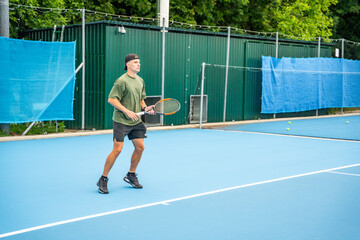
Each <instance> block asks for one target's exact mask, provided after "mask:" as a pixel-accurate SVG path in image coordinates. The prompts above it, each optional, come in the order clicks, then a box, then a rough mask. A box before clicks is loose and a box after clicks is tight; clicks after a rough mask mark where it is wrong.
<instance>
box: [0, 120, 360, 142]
mask: <svg viewBox="0 0 360 240" xmlns="http://www.w3.org/2000/svg"><path fill="white" fill-rule="evenodd" d="M356 115H359V113H355V114H346V115H324V116H310V117H293V118H273V119H258V120H245V121H232V122H216V123H203V124H202V128H204V129H209V128H215V127H220V126H229V125H240V124H250V123H262V122H276V121H289V120H303V119H319V118H329V117H345V116H356ZM188 128H199V124H186V125H177V126H151V127H147V129H148V131H161V130H178V129H188ZM102 134H112V129H108V130H94V131H93V130H84V131H82V130H79V131H75V132H64V133H51V134H44V135H29V136H7V137H0V142H10V141H24V140H34V139H48V138H60V137H80V136H91V135H102Z"/></svg>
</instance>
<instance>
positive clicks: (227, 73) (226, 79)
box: [223, 27, 231, 122]
mask: <svg viewBox="0 0 360 240" xmlns="http://www.w3.org/2000/svg"><path fill="white" fill-rule="evenodd" d="M230 34H231V27H228V36H227V49H226V68H225V90H224V114H223V122H225V121H226V100H227V88H228V76H229V55H230Z"/></svg>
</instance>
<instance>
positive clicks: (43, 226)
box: [0, 163, 360, 238]
mask: <svg viewBox="0 0 360 240" xmlns="http://www.w3.org/2000/svg"><path fill="white" fill-rule="evenodd" d="M357 166H360V163H357V164H352V165H347V166H342V167H336V168H330V169H324V170H320V171H314V172H308V173H302V174H298V175H292V176H288V177H282V178H275V179H271V180H266V181H261V182H255V183H249V184H244V185H239V186H235V187H229V188H223V189H219V190H215V191H210V192H204V193H199V194H194V195H189V196H185V197H179V198H174V199H169V200H165V201H160V202H155V203H149V204H143V205H139V206H135V207H129V208H124V209H118V210H114V211H109V212H104V213H98V214H93V215H88V216H84V217H79V218H73V219H69V220H65V221H59V222H54V223H49V224H45V225H40V226H37V227H31V228H25V229H22V230H18V231H13V232H8V233H3V234H0V238H5V237H9V236H13V235H17V234H21V233H26V232H31V231H36V230H40V229H44V228H49V227H54V226H58V225H62V224H67V223H72V222H78V221H82V220H86V219H91V218H96V217H102V216H107V215H111V214H116V213H121V212H128V211H132V210H136V209H141V208H147V207H152V206H156V205H169V203H171V202H177V201H181V200H186V199H190V198H196V197H201V196H206V195H211V194H215V193H220V192H226V191H231V190H235V189H240V188H246V187H251V186H256V185H261V184H266V183H273V182H279V181H283V180H288V179H293V178H299V177H304V176H309V175H314V174H319V173H325V172H331V171H336V170H340V169H345V168H351V167H357Z"/></svg>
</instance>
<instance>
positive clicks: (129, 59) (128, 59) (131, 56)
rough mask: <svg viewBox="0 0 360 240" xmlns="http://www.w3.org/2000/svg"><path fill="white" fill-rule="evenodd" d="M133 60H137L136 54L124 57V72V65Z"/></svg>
mask: <svg viewBox="0 0 360 240" xmlns="http://www.w3.org/2000/svg"><path fill="white" fill-rule="evenodd" d="M134 59H139V56H138V55H137V54H133V53H130V54H128V55H126V57H125V69H124V70H127V66H126V63H127V62H130V61H131V60H134Z"/></svg>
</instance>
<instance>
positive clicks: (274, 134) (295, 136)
mask: <svg viewBox="0 0 360 240" xmlns="http://www.w3.org/2000/svg"><path fill="white" fill-rule="evenodd" d="M205 130H211V131H223V132H234V133H236V132H237V133H239V132H241V133H252V134H260V135H269V136H280V137H292V138H306V139H317V140H324V141H339V142H354V143H359V141H358V140H347V139H338V138H328V137H312V136H302V135H296V134H291V133H289V134H285V133H283V134H282V133H267V132H255V131H244V130H226V129H212V128H211V129H205Z"/></svg>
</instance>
